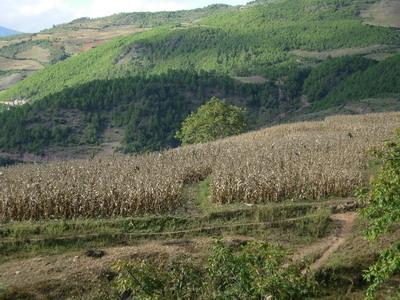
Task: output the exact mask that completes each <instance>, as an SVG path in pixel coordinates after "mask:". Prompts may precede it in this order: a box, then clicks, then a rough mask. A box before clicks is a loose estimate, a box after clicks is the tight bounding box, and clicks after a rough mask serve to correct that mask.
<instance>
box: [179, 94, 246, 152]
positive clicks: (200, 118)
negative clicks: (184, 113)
mask: <svg viewBox="0 0 400 300" xmlns="http://www.w3.org/2000/svg"><path fill="white" fill-rule="evenodd" d="M246 127H247V124H246V113H245V111H244V109H242V108H239V107H236V106H233V105H229V104H227V103H225V102H224V101H221V100H220V99H218V98H216V97H213V98H211V100H210V101H208V102H207V103H205V104H203V105H202V106H200V107H199V108H198V110H197V111H196V112H194V113H192V114H191V115H190V116H188V117H187V118H186V119H185V120H184V121H183V123H182V128H181V129H180V130H179V131H178V132H177V133H176V137H177V138H178V139H179V140H180V141H181V142H182V144H197V143H206V142H210V141H214V140H216V139H220V138H224V137H227V136H231V135H237V134H240V133H242V132H244V131H245V130H246Z"/></svg>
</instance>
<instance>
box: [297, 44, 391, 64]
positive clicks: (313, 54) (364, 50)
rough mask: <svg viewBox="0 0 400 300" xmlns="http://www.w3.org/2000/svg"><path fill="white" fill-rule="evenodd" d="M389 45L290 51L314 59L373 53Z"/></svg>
mask: <svg viewBox="0 0 400 300" xmlns="http://www.w3.org/2000/svg"><path fill="white" fill-rule="evenodd" d="M387 48H388V46H387V45H372V46H368V47H358V48H343V49H335V50H329V51H322V52H318V51H306V50H293V51H290V53H292V54H294V55H296V56H300V57H303V58H314V59H320V60H324V59H328V58H329V57H341V56H346V55H360V54H371V53H374V52H376V51H382V50H384V49H387Z"/></svg>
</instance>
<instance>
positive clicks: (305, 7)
mask: <svg viewBox="0 0 400 300" xmlns="http://www.w3.org/2000/svg"><path fill="white" fill-rule="evenodd" d="M373 2H377V1H367V0H363V1H357V2H354V1H351V0H299V1H289V0H283V1H257V2H254V3H251V4H249V5H246V6H243V7H240V8H238V7H228V6H211V7H209V8H207V9H204V10H195V11H191V13H189V12H184V11H183V12H175V13H158V14H136V15H124V14H122V15H115V16H112V17H109V18H104V19H97V20H90V19H81V20H77V21H75V22H74V23H71V24H67V25H63V26H64V27H63V26H61V27H60V28H69V27H71V26H77V28H78V27H79V26H83V25H82V24H86V23H88V22H89V23H91V24H92V25H93V26H108V25H107V24H112V23H113V22H116V23H118V22H119V23H120V24H135V26H155V25H162V26H161V27H157V28H155V29H152V30H146V31H145V32H141V33H136V34H135V35H130V36H128V37H120V38H116V39H114V40H113V41H111V42H108V43H106V44H104V45H101V46H98V47H96V48H95V49H92V50H90V51H87V52H85V53H82V54H80V55H76V56H73V57H71V58H68V59H66V60H64V61H62V62H59V63H56V64H54V65H51V66H48V67H47V68H45V69H43V70H40V71H37V72H36V73H34V74H33V75H31V76H29V77H28V78H26V79H25V80H23V81H22V82H20V83H19V84H17V85H16V86H14V87H13V88H11V89H9V90H7V91H4V92H2V93H1V94H0V99H1V100H5V101H10V100H13V99H24V100H30V101H33V102H34V103H33V104H32V105H28V106H24V107H13V108H12V109H6V110H5V111H3V113H1V114H0V131H1V135H0V136H1V138H0V148H2V149H3V150H7V151H34V152H41V151H42V150H43V149H45V148H46V147H48V146H52V145H57V144H60V143H61V144H63V145H66V144H69V145H87V144H98V143H101V142H102V140H103V136H104V133H105V131H106V130H107V129H109V128H113V127H117V128H120V129H121V130H122V132H123V137H122V138H121V139H120V142H122V145H123V147H122V148H123V149H124V150H125V151H129V152H138V151H139V152H140V151H147V150H158V149H161V148H164V147H171V146H176V145H177V141H176V140H175V139H174V133H175V131H176V130H177V128H179V126H180V123H181V121H182V120H183V119H184V118H185V116H187V114H189V113H190V112H191V111H192V110H194V109H196V108H197V107H198V106H199V105H201V104H202V103H203V102H204V101H206V100H207V99H209V98H210V97H212V96H219V97H221V98H226V99H227V101H228V102H231V103H235V104H239V106H242V107H246V108H248V111H249V119H250V120H252V124H251V128H258V127H260V126H264V125H269V124H273V123H277V122H284V121H286V120H290V119H293V117H299V116H300V115H301V116H303V115H304V116H307V114H313V113H314V114H315V113H316V112H318V111H321V110H327V109H328V110H329V109H331V108H334V107H342V106H343V105H345V104H346V103H348V102H352V103H353V102H354V101H356V102H357V101H359V100H362V99H368V98H374V99H378V100H376V101H379V99H380V98H391V99H394V100H393V101H399V99H400V98H399V94H400V91H399V88H398V87H399V86H400V76H399V69H400V68H398V66H399V58H400V55H399V54H397V53H398V51H399V49H400V32H399V31H397V30H394V29H392V28H386V27H379V26H371V25H367V24H365V23H364V22H363V19H361V18H360V11H361V9H364V8H365V7H366V5H367V4H371V3H373ZM133 16H134V17H133ZM190 18H197V21H196V22H188V19H190ZM156 21H157V22H159V23H157V24H155V23H154V22H156ZM96 22H97V23H96ZM107 22H109V23H107ZM110 22H111V23H110ZM135 22H136V23H135ZM146 22H147V23H146ZM119 23H118V24H119ZM96 24H97V25H96ZM378 56H379V59H378ZM378 60H379V61H378ZM254 78H257V80H254ZM378 105H379V104H378ZM356 110H357V109H356ZM317 115H318V114H317ZM305 118H308V117H305ZM310 118H311V117H310Z"/></svg>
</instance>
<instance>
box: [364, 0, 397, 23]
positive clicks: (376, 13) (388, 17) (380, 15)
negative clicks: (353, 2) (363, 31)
mask: <svg viewBox="0 0 400 300" xmlns="http://www.w3.org/2000/svg"><path fill="white" fill-rule="evenodd" d="M361 17H362V18H364V19H365V23H367V24H371V25H377V26H385V27H395V28H400V1H399V0H383V1H380V2H378V3H375V4H372V5H370V6H368V7H367V8H366V9H364V10H363V11H361Z"/></svg>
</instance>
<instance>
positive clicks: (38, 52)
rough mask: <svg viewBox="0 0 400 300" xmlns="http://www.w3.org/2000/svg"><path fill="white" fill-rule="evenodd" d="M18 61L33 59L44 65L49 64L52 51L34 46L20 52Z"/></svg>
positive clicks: (17, 56)
mask: <svg viewBox="0 0 400 300" xmlns="http://www.w3.org/2000/svg"><path fill="white" fill-rule="evenodd" d="M16 58H17V59H33V60H38V61H40V62H42V63H48V62H49V61H50V51H49V49H45V48H42V47H39V46H33V47H32V48H30V49H28V50H26V51H23V52H19V53H18V54H17V55H16Z"/></svg>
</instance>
